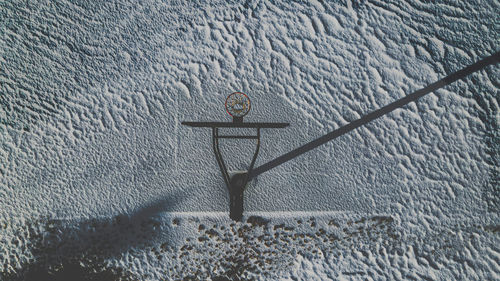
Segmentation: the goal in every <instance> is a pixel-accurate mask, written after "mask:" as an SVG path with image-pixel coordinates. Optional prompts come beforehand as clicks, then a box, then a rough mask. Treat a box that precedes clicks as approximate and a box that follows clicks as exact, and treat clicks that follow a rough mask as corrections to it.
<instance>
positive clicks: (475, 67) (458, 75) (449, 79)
mask: <svg viewBox="0 0 500 281" xmlns="http://www.w3.org/2000/svg"><path fill="white" fill-rule="evenodd" d="M498 62H500V52H497V53H495V54H493V55H491V56H489V57H486V58H484V59H482V60H480V61H478V62H476V63H474V64H471V65H469V66H467V67H465V68H463V69H460V70H459V71H457V72H454V73H452V74H450V75H448V76H446V77H445V78H443V79H441V80H439V81H437V82H434V83H432V84H430V85H428V86H426V87H425V88H422V89H420V90H417V91H415V92H413V93H411V94H409V95H407V96H405V97H404V98H401V99H399V100H397V101H395V102H392V103H390V104H388V105H386V106H384V107H382V108H380V109H377V110H375V111H372V112H370V113H368V114H366V115H365V116H363V117H361V118H360V119H358V120H355V121H353V122H351V123H349V124H347V125H345V126H343V127H340V128H338V129H336V130H334V131H332V132H330V133H328V134H326V135H324V136H321V137H319V138H317V139H315V140H313V141H311V142H308V143H306V144H304V145H302V146H301V147H298V148H296V149H294V150H292V151H290V152H288V153H285V154H283V155H281V156H279V157H277V158H276V159H274V160H271V161H269V162H267V163H265V164H263V165H261V166H259V167H257V168H255V169H253V170H252V172H251V173H250V175H249V176H248V179H249V180H251V179H253V178H255V177H257V176H258V175H260V174H262V173H264V172H267V171H269V170H270V169H272V168H275V167H277V166H279V165H281V164H283V163H285V162H288V161H290V160H292V159H293V158H295V157H297V156H300V155H302V154H304V153H306V152H308V151H310V150H312V149H314V148H316V147H318V146H320V145H323V144H325V143H327V142H329V141H331V140H333V139H335V138H338V137H340V136H342V135H344V134H347V133H349V132H350V131H352V130H355V129H357V128H359V127H361V126H363V125H365V124H367V123H369V122H371V121H373V120H375V119H377V118H379V117H381V116H383V115H385V114H387V113H390V112H392V111H394V110H395V109H398V108H401V107H403V106H405V105H407V104H408V103H410V102H413V101H416V100H417V99H419V98H421V97H423V96H425V95H427V94H429V93H431V92H433V91H435V90H438V89H440V88H442V87H444V86H446V85H448V84H451V83H453V82H455V81H457V80H459V79H462V78H464V77H466V76H468V75H470V74H472V73H474V72H476V71H479V70H481V69H483V68H485V67H487V66H488V65H491V64H495V63H498Z"/></svg>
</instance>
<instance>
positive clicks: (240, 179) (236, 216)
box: [229, 173, 248, 221]
mask: <svg viewBox="0 0 500 281" xmlns="http://www.w3.org/2000/svg"><path fill="white" fill-rule="evenodd" d="M247 178H248V177H247V173H238V174H235V175H233V177H232V178H231V180H230V184H231V186H230V187H229V217H230V218H231V219H232V220H235V221H241V219H242V217H243V192H244V191H245V187H246V184H247Z"/></svg>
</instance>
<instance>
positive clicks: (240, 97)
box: [225, 92, 250, 122]
mask: <svg viewBox="0 0 500 281" xmlns="http://www.w3.org/2000/svg"><path fill="white" fill-rule="evenodd" d="M225 106H226V111H227V113H229V115H231V116H233V122H243V116H245V115H247V114H248V112H249V111H250V99H249V98H248V96H247V95H245V94H243V93H241V92H234V93H232V94H230V95H229V96H227V98H226V104H225Z"/></svg>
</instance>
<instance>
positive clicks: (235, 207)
mask: <svg viewBox="0 0 500 281" xmlns="http://www.w3.org/2000/svg"><path fill="white" fill-rule="evenodd" d="M225 107H226V111H227V113H229V115H231V116H232V117H233V122H181V124H182V125H186V126H191V127H207V128H212V145H213V150H214V153H215V158H216V159H217V163H218V164H219V168H220V170H221V173H222V176H223V178H224V182H225V183H226V186H227V188H228V191H229V200H230V202H229V203H230V205H229V206H230V207H229V216H230V217H231V218H232V219H233V220H236V221H240V220H241V218H242V216H243V192H244V191H245V187H246V185H247V183H248V179H249V178H248V176H249V175H250V174H251V172H252V169H253V166H254V164H255V160H256V159H257V155H258V153H259V149H260V129H262V128H284V127H287V126H288V125H289V123H273V122H266V123H262V122H250V123H244V122H243V116H245V115H247V114H248V112H249V111H250V107H251V105H250V99H249V98H248V96H247V95H245V94H244V93H241V92H234V93H232V94H230V95H229V96H228V97H227V98H226V102H225ZM219 128H254V129H256V130H257V132H256V133H257V134H256V135H250V136H248V135H219ZM219 139H255V140H256V141H257V148H256V150H255V153H254V155H253V158H252V161H251V162H250V166H249V168H248V170H247V171H246V172H242V173H237V174H234V175H233V176H232V177H230V176H229V173H228V169H227V167H226V164H225V163H224V160H223V159H222V154H221V152H220V148H219Z"/></svg>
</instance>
